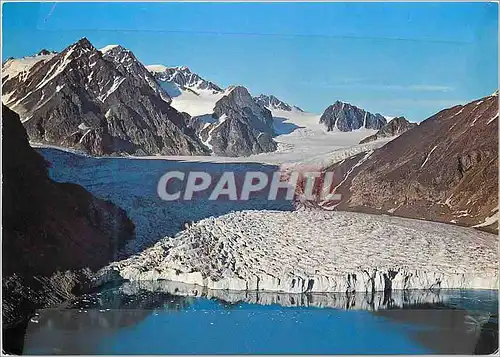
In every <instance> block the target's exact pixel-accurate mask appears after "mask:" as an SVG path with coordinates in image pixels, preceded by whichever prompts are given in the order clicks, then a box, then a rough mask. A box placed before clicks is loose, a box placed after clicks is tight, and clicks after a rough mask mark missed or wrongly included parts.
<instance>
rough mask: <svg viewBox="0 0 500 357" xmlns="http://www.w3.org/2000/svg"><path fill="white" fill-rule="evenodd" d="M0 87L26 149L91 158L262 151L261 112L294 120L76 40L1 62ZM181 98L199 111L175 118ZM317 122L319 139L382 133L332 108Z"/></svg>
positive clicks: (275, 104)
mask: <svg viewBox="0 0 500 357" xmlns="http://www.w3.org/2000/svg"><path fill="white" fill-rule="evenodd" d="M2 79H3V85H2V102H3V103H4V104H5V105H6V106H7V107H9V108H10V109H12V110H14V111H15V112H17V113H18V114H19V115H20V117H21V120H22V122H23V125H24V127H25V128H26V130H27V133H28V136H29V138H30V140H31V141H33V142H39V143H45V144H51V145H56V146H62V147H69V148H74V149H78V150H82V151H84V152H87V153H89V154H91V155H97V156H99V155H137V156H141V155H209V154H211V153H212V154H215V155H223V156H247V155H251V154H259V153H263V152H271V151H274V150H276V148H277V143H276V141H275V140H274V139H273V137H274V136H275V135H276V133H275V132H274V131H273V119H272V113H270V112H269V111H270V110H271V111H273V110H274V111H275V110H281V111H288V112H290V111H292V110H295V111H297V112H303V111H302V109H300V108H298V107H296V106H293V105H290V104H288V103H286V102H284V101H282V100H280V99H278V98H276V97H275V96H273V95H263V94H262V95H259V96H257V97H252V96H251V94H250V93H249V91H248V90H247V89H246V88H245V87H243V86H230V87H228V88H225V89H223V88H221V87H220V86H218V85H217V84H215V83H213V82H211V81H209V80H206V79H204V78H202V77H201V76H200V75H198V74H196V73H193V72H191V70H190V69H189V68H188V67H186V66H177V67H166V66H163V65H150V66H144V65H143V64H142V63H141V62H140V61H139V60H138V59H137V58H136V57H135V55H134V54H133V53H132V52H131V51H130V50H128V49H125V48H123V47H122V46H119V45H108V46H106V47H104V48H102V49H100V50H98V49H96V48H95V47H94V46H93V45H92V44H91V43H90V42H89V41H88V40H87V39H86V38H82V39H81V40H79V41H77V42H76V43H74V44H72V45H70V46H68V47H67V48H66V49H64V50H63V51H61V52H60V53H56V52H51V51H48V50H45V49H44V50H42V51H40V52H39V53H38V54H37V55H34V56H28V57H24V58H20V59H13V58H11V59H9V60H7V61H6V62H5V63H3V65H2ZM187 96H190V97H189V98H191V99H192V100H191V102H192V103H195V104H196V105H197V104H198V103H205V104H206V105H207V108H208V109H207V110H206V111H205V112H203V113H192V112H191V113H189V112H188V111H185V110H183V107H181V106H178V105H177V103H178V102H179V101H181V100H182V99H183V98H185V97H187ZM207 98H209V99H208V100H207ZM199 114H202V115H199ZM320 122H321V123H323V124H324V125H325V129H326V130H328V131H331V130H334V129H338V130H339V131H352V130H357V129H359V128H362V127H364V128H368V129H380V128H382V127H383V125H385V124H386V120H385V118H384V117H383V116H381V115H380V114H371V113H369V112H367V111H365V110H363V109H360V108H357V107H355V106H353V105H351V104H347V103H342V102H339V101H337V102H335V103H334V104H333V105H332V106H330V107H328V108H327V109H326V110H325V112H324V113H323V115H322V116H321V119H320Z"/></svg>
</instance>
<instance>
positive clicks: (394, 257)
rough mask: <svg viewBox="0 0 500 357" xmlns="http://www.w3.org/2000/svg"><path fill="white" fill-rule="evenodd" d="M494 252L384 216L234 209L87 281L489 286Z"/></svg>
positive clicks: (494, 273)
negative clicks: (238, 210) (232, 211)
mask: <svg viewBox="0 0 500 357" xmlns="http://www.w3.org/2000/svg"><path fill="white" fill-rule="evenodd" d="M497 246H498V237H497V236H496V235H493V234H489V233H485V232H481V231H478V230H475V229H472V228H465V227H458V226H451V225H446V224H442V223H435V222H428V221H418V220H412V219H404V218H399V217H392V216H383V215H382V216H375V215H367V214H361V213H352V212H329V211H321V210H309V211H308V210H299V211H293V212H280V211H241V212H234V213H229V214H226V215H224V216H221V217H218V218H213V217H211V218H207V219H204V220H202V221H200V222H198V223H195V224H193V225H192V226H191V227H189V228H187V229H186V230H185V231H183V232H181V233H180V234H178V235H177V236H176V237H174V238H169V237H166V238H164V239H163V240H161V241H160V242H158V243H157V244H155V245H154V246H153V247H151V248H149V249H147V250H145V251H143V252H142V253H140V254H138V255H136V256H133V257H131V258H128V259H126V260H123V261H120V262H116V263H113V264H111V265H110V266H108V267H106V268H104V269H103V270H101V272H100V273H99V274H98V277H97V282H96V283H97V284H100V283H104V282H106V281H109V280H111V279H116V278H121V279H126V280H130V281H143V280H146V281H154V280H169V281H176V282H183V283H187V284H196V285H200V286H204V287H207V288H209V289H223V290H248V291H253V290H260V291H280V292H288V293H303V292H353V291H360V292H361V291H362V292H371V291H383V290H392V289H404V290H406V289H434V288H458V289H461V288H464V289H497V288H498V255H497Z"/></svg>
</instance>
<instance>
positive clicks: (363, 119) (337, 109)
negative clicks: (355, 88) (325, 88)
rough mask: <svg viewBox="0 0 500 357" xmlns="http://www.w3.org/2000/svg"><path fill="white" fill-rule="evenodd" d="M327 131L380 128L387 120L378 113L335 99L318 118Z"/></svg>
mask: <svg viewBox="0 0 500 357" xmlns="http://www.w3.org/2000/svg"><path fill="white" fill-rule="evenodd" d="M319 122H320V123H323V124H325V126H326V128H327V130H328V131H332V130H334V129H335V128H337V129H338V130H340V131H352V130H356V129H360V128H366V129H376V130H378V129H380V128H382V127H383V126H384V125H385V124H386V123H387V120H386V119H385V118H384V117H383V116H382V115H380V114H378V113H377V114H372V113H369V112H367V111H366V110H364V109H360V108H358V107H355V106H354V105H351V104H349V103H343V102H340V101H336V102H335V103H334V104H333V105H330V106H329V107H328V108H326V110H325V111H324V113H323V114H322V115H321V117H320V119H319Z"/></svg>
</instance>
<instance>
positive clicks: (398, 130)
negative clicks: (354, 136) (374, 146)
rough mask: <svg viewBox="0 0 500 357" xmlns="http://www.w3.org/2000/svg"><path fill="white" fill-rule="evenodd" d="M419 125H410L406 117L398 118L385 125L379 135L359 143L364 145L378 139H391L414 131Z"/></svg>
mask: <svg viewBox="0 0 500 357" xmlns="http://www.w3.org/2000/svg"><path fill="white" fill-rule="evenodd" d="M417 125H418V124H417V123H410V122H409V121H408V120H406V118H405V117H397V118H394V119H391V120H390V121H389V122H388V123H387V124H385V125H384V126H383V127H382V129H380V130H379V131H377V133H375V134H373V135H370V136H368V137H366V138H364V139H363V140H361V141H360V142H359V143H360V144H364V143H369V142H370V141H375V140H378V139H383V138H390V137H391V136H397V135H401V134H403V133H404V132H405V131H408V130H410V129H412V128H414V127H416V126H417Z"/></svg>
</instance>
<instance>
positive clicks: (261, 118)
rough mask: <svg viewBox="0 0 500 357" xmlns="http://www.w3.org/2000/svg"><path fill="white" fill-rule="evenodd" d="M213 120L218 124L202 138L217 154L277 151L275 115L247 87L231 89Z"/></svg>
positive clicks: (207, 130) (203, 132)
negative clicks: (274, 136) (274, 138)
mask: <svg viewBox="0 0 500 357" xmlns="http://www.w3.org/2000/svg"><path fill="white" fill-rule="evenodd" d="M213 118H215V119H217V121H216V122H214V123H213V124H210V125H207V126H206V127H205V128H204V129H203V130H202V131H201V133H200V135H201V137H202V139H203V140H205V142H207V144H208V145H209V146H211V147H212V150H213V152H214V153H215V154H217V155H224V156H247V155H251V154H260V153H263V152H270V151H274V150H276V142H275V141H274V140H273V139H272V137H273V135H274V131H273V117H272V115H271V112H270V111H269V110H268V109H266V108H264V107H263V106H261V105H259V104H258V103H256V102H255V101H254V100H253V98H252V96H251V95H250V93H248V90H247V89H246V88H245V87H240V86H237V87H233V88H230V89H229V90H228V93H227V94H226V95H225V96H224V97H222V98H221V99H220V100H219V101H218V102H217V103H216V104H215V108H214V114H213Z"/></svg>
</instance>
